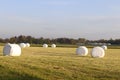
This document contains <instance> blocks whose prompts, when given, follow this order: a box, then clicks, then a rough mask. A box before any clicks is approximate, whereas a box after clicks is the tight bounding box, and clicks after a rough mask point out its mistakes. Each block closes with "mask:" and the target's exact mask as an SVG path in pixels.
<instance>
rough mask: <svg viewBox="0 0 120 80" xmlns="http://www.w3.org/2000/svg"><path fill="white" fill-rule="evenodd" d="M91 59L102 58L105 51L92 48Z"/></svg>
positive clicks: (99, 48)
mask: <svg viewBox="0 0 120 80" xmlns="http://www.w3.org/2000/svg"><path fill="white" fill-rule="evenodd" d="M91 55H92V57H98V58H102V57H104V56H105V51H104V49H103V48H101V47H94V48H93V49H92V53H91Z"/></svg>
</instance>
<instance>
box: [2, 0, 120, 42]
mask: <svg viewBox="0 0 120 80" xmlns="http://www.w3.org/2000/svg"><path fill="white" fill-rule="evenodd" d="M0 27H1V28H0V37H1V38H7V37H12V36H18V35H31V36H33V37H45V38H58V37H68V38H81V37H82V38H86V39H91V40H96V39H110V38H113V39H116V38H120V0H0Z"/></svg>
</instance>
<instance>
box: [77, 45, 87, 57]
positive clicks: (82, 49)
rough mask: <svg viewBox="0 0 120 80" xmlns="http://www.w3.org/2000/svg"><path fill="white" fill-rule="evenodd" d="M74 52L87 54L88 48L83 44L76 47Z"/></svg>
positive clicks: (81, 54) (82, 54)
mask: <svg viewBox="0 0 120 80" xmlns="http://www.w3.org/2000/svg"><path fill="white" fill-rule="evenodd" d="M76 54H77V55H80V56H86V55H87V54H88V49H87V48H86V47H85V46H80V47H78V48H77V49H76Z"/></svg>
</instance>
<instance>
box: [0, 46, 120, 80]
mask: <svg viewBox="0 0 120 80" xmlns="http://www.w3.org/2000/svg"><path fill="white" fill-rule="evenodd" d="M2 49H3V47H2V46H1V47H0V80H119V78H120V50H119V49H108V50H107V51H106V55H105V57H104V58H92V57H91V56H90V54H89V55H88V56H86V57H80V56H77V55H75V50H76V48H60V47H59V48H42V47H30V48H24V49H22V55H21V56H20V57H10V56H2ZM90 51H91V49H89V53H90Z"/></svg>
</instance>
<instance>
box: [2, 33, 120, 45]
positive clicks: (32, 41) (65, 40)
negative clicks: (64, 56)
mask: <svg viewBox="0 0 120 80" xmlns="http://www.w3.org/2000/svg"><path fill="white" fill-rule="evenodd" d="M22 42H24V43H30V44H44V43H47V44H52V43H54V44H77V43H82V44H89V43H110V44H113V45H120V39H112V38H111V39H109V40H105V39H100V40H87V39H85V38H78V39H73V38H56V39H50V38H43V37H40V38H35V37H32V36H24V35H20V36H14V37H11V38H6V39H2V38H0V43H22Z"/></svg>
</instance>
